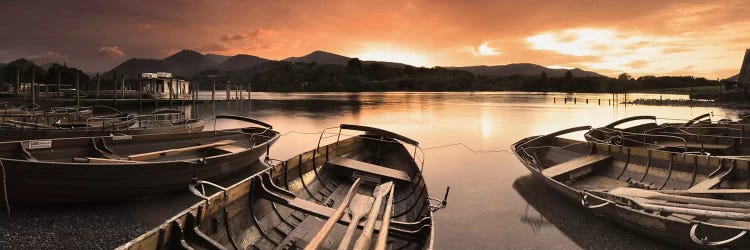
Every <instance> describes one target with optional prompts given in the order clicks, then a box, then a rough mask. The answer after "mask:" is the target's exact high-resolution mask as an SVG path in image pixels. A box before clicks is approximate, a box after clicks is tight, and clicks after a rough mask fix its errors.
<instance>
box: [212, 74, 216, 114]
mask: <svg viewBox="0 0 750 250" xmlns="http://www.w3.org/2000/svg"><path fill="white" fill-rule="evenodd" d="M215 95H216V80H212V81H211V115H216V104H215V103H214V99H215ZM214 122H216V121H214Z"/></svg>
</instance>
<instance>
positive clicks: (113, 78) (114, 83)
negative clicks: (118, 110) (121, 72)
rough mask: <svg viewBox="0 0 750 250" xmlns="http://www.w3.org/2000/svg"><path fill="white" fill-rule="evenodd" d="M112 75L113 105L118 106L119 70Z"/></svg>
mask: <svg viewBox="0 0 750 250" xmlns="http://www.w3.org/2000/svg"><path fill="white" fill-rule="evenodd" d="M114 73H115V74H114V76H113V77H112V105H114V106H115V107H117V72H114Z"/></svg>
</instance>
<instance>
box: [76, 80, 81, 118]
mask: <svg viewBox="0 0 750 250" xmlns="http://www.w3.org/2000/svg"><path fill="white" fill-rule="evenodd" d="M79 78H80V76H79V75H78V73H77V72H76V110H78V109H79V108H81V83H80V81H79Z"/></svg>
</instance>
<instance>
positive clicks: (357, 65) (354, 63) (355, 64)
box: [346, 57, 362, 75]
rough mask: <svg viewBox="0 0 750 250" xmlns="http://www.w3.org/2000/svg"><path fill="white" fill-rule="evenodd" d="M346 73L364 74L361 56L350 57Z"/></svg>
mask: <svg viewBox="0 0 750 250" xmlns="http://www.w3.org/2000/svg"><path fill="white" fill-rule="evenodd" d="M346 73H347V74H349V75H362V61H360V60H359V58H356V57H355V58H352V59H349V62H347V63H346Z"/></svg>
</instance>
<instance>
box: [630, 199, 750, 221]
mask: <svg viewBox="0 0 750 250" xmlns="http://www.w3.org/2000/svg"><path fill="white" fill-rule="evenodd" d="M633 202H634V203H636V205H637V206H639V207H641V208H642V209H645V210H650V211H655V212H667V213H676V214H687V215H694V216H700V217H708V218H717V219H726V220H741V221H750V214H748V213H736V212H724V211H715V210H705V209H694V208H682V207H673V206H664V205H653V204H648V203H642V202H638V201H635V200H633Z"/></svg>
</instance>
